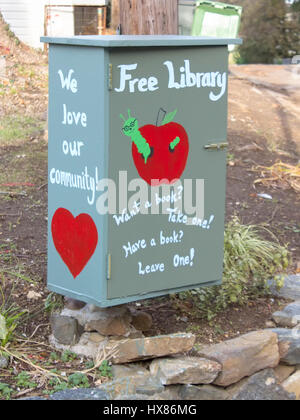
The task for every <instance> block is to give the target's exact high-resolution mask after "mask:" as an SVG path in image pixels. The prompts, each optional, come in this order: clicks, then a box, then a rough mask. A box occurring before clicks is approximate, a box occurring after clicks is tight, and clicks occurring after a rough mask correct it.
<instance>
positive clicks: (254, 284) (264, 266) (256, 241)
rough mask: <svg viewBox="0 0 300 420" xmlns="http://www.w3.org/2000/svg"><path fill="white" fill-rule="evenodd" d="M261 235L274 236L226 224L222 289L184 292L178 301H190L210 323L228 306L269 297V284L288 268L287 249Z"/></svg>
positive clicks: (254, 228) (236, 223)
mask: <svg viewBox="0 0 300 420" xmlns="http://www.w3.org/2000/svg"><path fill="white" fill-rule="evenodd" d="M262 232H264V233H268V234H269V235H271V236H272V237H273V238H274V236H273V235H272V234H271V233H270V232H269V231H268V230H267V229H264V228H262V227H259V226H253V225H249V226H247V225H243V224H241V223H240V221H239V219H238V218H236V217H235V218H233V219H232V221H231V222H229V223H228V225H227V226H226V229H225V234H224V272H223V283H222V285H221V286H214V287H211V288H205V289H196V290H194V291H192V292H183V293H181V294H180V297H181V298H186V297H189V298H190V297H192V298H193V300H194V302H195V303H196V305H197V307H198V308H199V309H200V310H201V311H202V312H203V316H205V317H207V318H208V320H211V319H212V318H213V317H214V316H215V315H216V314H217V313H218V312H219V311H221V310H223V309H226V308H227V307H228V306H229V305H230V304H233V303H237V304H240V305H243V304H245V303H247V302H248V301H249V299H253V298H257V297H261V296H266V295H267V294H268V293H269V287H268V280H269V279H270V277H275V280H276V281H277V286H278V287H280V286H281V281H282V277H281V276H276V273H277V272H279V271H282V270H284V269H286V268H287V267H288V265H289V254H288V250H287V248H286V247H284V246H281V245H280V244H279V243H278V241H276V240H275V238H274V242H273V241H269V240H265V239H262Z"/></svg>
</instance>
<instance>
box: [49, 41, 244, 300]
mask: <svg viewBox="0 0 300 420" xmlns="http://www.w3.org/2000/svg"><path fill="white" fill-rule="evenodd" d="M42 41H43V42H47V43H49V171H48V176H49V180H48V184H49V217H48V220H49V230H48V288H49V289H50V290H52V291H55V292H57V293H60V294H63V295H66V296H70V297H73V298H76V299H79V300H83V301H86V302H88V303H94V304H96V305H98V306H101V307H106V306H113V305H118V304H122V303H126V302H130V301H136V300H139V299H145V298H149V297H154V296H160V295H164V294H168V293H174V292H177V291H181V290H187V289H193V288H196V287H201V286H212V285H216V284H219V283H220V282H221V279H222V266H223V243H224V240H223V239H224V238H223V237H224V213H225V211H224V210H225V187H226V143H227V139H226V136H227V134H226V131H227V88H228V48H227V45H228V44H233V43H240V40H236V39H235V40H233V39H230V40H228V39H226V40H225V39H216V38H197V37H179V36H151V37H150V36H148V37H145V36H135V37H129V36H112V37H97V36H95V37H72V38H48V37H46V38H42Z"/></svg>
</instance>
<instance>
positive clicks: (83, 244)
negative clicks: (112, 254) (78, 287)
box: [51, 208, 98, 279]
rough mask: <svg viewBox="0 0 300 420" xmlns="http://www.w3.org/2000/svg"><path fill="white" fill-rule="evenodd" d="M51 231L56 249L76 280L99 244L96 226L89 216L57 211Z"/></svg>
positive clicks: (61, 209)
mask: <svg viewBox="0 0 300 420" xmlns="http://www.w3.org/2000/svg"><path fill="white" fill-rule="evenodd" d="M51 231H52V237H53V242H54V245H55V248H56V250H57V252H58V253H59V255H60V256H61V258H62V260H63V262H64V263H65V264H66V266H67V267H68V269H69V270H70V272H71V274H72V276H73V277H74V279H75V278H76V277H78V276H79V274H80V273H81V272H82V271H83V269H84V268H85V266H86V265H87V263H88V262H89V260H90V259H91V257H92V255H93V254H94V252H95V249H96V247H97V244H98V232H97V228H96V225H95V223H94V221H93V219H92V218H91V216H89V215H88V214H80V215H79V216H78V217H76V218H75V217H74V216H73V215H72V213H70V212H69V211H68V210H66V209H63V208H60V209H58V210H56V212H55V214H54V216H53V219H52V223H51Z"/></svg>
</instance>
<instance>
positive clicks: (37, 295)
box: [27, 290, 42, 300]
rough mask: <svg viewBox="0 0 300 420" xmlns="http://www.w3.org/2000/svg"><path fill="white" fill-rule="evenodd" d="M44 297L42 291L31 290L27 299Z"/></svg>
mask: <svg viewBox="0 0 300 420" xmlns="http://www.w3.org/2000/svg"><path fill="white" fill-rule="evenodd" d="M41 297H42V295H41V294H40V293H37V292H35V291H34V290H30V291H29V292H28V293H27V299H29V300H38V299H40V298H41Z"/></svg>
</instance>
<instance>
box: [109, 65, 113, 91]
mask: <svg viewBox="0 0 300 420" xmlns="http://www.w3.org/2000/svg"><path fill="white" fill-rule="evenodd" d="M108 89H109V90H113V66H112V64H111V63H110V64H109V65H108Z"/></svg>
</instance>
